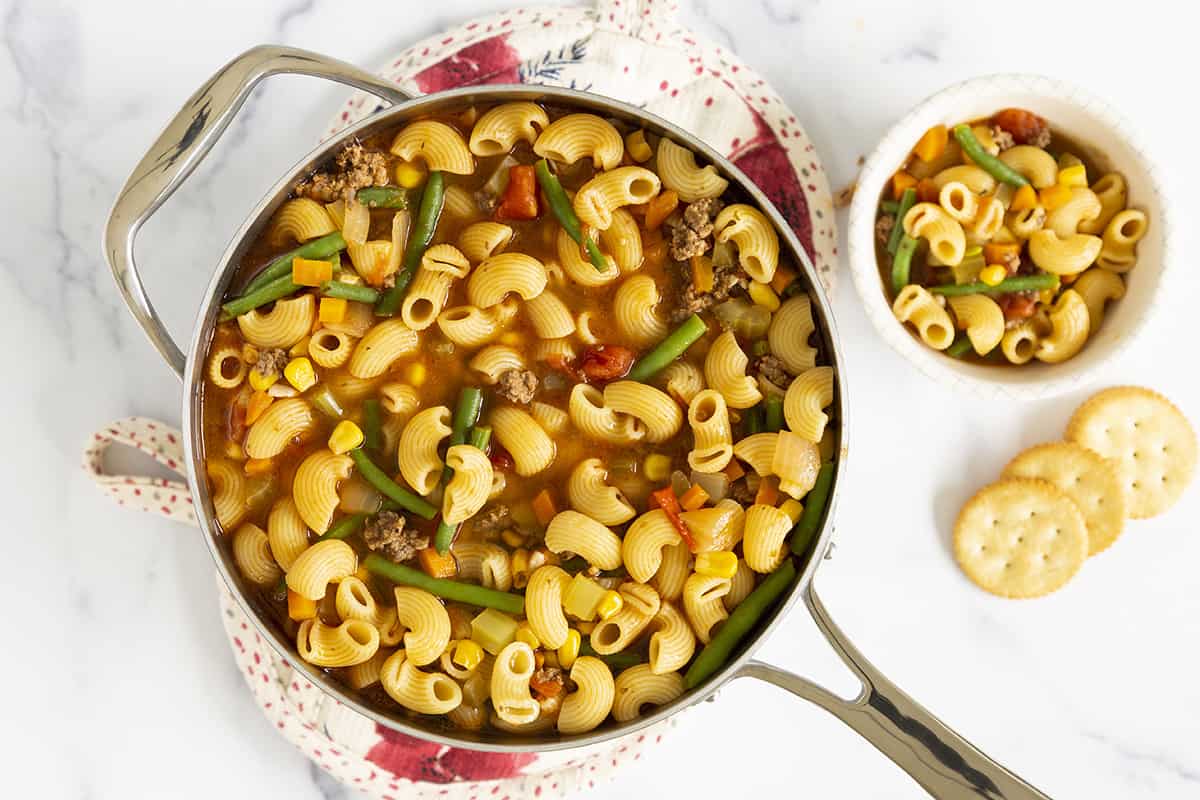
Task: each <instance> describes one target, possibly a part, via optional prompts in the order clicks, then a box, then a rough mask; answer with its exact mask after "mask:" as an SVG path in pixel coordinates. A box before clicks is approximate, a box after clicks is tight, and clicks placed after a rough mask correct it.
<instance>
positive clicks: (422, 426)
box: [397, 406, 451, 495]
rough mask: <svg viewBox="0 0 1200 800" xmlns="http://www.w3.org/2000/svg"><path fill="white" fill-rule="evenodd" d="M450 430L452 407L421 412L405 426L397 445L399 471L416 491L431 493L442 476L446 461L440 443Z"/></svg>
mask: <svg viewBox="0 0 1200 800" xmlns="http://www.w3.org/2000/svg"><path fill="white" fill-rule="evenodd" d="M450 433H451V428H450V409H449V408H446V406H434V407H432V408H427V409H425V410H424V411H420V412H418V413H417V414H415V415H414V416H413V418H412V419H410V420H409V421H408V424H407V425H405V426H404V430H403V432H401V434H400V446H399V447H398V448H397V454H398V461H399V467H400V474H401V475H402V476H404V480H405V481H406V482H407V483H408V485H409V486H411V487H412V488H413V491H415V492H416V493H417V494H420V495H428V494H429V493H430V492H432V491H433V490H434V488H435V487H436V486H437V484H438V481H439V480H440V479H441V477H442V468H443V467H444V466H445V464H444V463H442V459H441V458H440V457H439V456H438V446H439V445H440V444H441V443H442V440H443V439H445V438H446V437H447V436H449V435H450Z"/></svg>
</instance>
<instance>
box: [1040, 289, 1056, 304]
mask: <svg viewBox="0 0 1200 800" xmlns="http://www.w3.org/2000/svg"><path fill="white" fill-rule="evenodd" d="M1038 300H1039V301H1040V302H1041V304H1042V305H1044V306H1049V305H1053V304H1054V290H1053V289H1042V291H1041V292H1039V293H1038Z"/></svg>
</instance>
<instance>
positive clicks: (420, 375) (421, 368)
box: [408, 361, 429, 386]
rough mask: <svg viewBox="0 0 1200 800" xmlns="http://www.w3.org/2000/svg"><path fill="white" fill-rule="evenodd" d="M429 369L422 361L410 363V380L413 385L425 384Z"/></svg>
mask: <svg viewBox="0 0 1200 800" xmlns="http://www.w3.org/2000/svg"><path fill="white" fill-rule="evenodd" d="M428 374H429V373H428V370H426V369H425V365H424V364H422V363H421V362H420V361H414V362H413V363H411V364H409V365H408V382H409V383H411V384H412V385H413V386H423V385H425V378H426V377H428Z"/></svg>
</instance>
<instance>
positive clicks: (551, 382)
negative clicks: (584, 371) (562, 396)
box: [542, 372, 571, 392]
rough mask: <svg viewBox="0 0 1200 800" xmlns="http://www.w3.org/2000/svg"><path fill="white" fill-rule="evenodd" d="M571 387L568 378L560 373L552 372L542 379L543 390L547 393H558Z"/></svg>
mask: <svg viewBox="0 0 1200 800" xmlns="http://www.w3.org/2000/svg"><path fill="white" fill-rule="evenodd" d="M570 385H571V384H570V383H568V382H567V376H565V375H563V374H562V373H560V372H550V373H547V374H546V376H545V377H544V378H542V388H543V389H545V390H546V391H547V392H557V391H560V390H563V389H566V388H568V387H569V386H570Z"/></svg>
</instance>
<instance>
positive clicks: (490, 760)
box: [367, 725, 534, 783]
mask: <svg viewBox="0 0 1200 800" xmlns="http://www.w3.org/2000/svg"><path fill="white" fill-rule="evenodd" d="M375 731H376V733H378V734H379V736H380V737H381V741H379V742H377V743H376V744H375V745H374V746H373V747H372V748H371V749H370V751H368V752H367V760H368V761H371V762H372V763H374V764H377V765H379V766H380V767H382V768H383V769H386V770H388V771H389V772H391V773H392V774H394V775H397V776H399V777H401V778H407V779H408V780H411V781H424V782H427V783H450V782H452V781H493V780H499V779H501V778H511V777H513V776H515V775H519V774H520V772H521V768H522V767H525V766H528V765H529V764H530V763H532V762H533V760H534V756H533V754H531V753H479V752H475V751H473V750H460V749H456V748H453V747H446V746H444V745H440V744H436V743H434V742H428V741H425V740H424V739H417V738H416V737H413V736H408V735H406V734H403V733H399V732H397V731H394V730H391V729H390V728H385V727H383V726H382V725H376V726H375Z"/></svg>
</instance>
